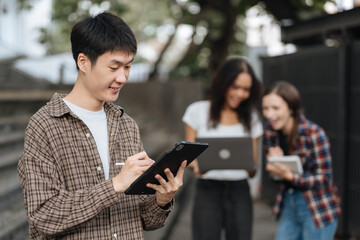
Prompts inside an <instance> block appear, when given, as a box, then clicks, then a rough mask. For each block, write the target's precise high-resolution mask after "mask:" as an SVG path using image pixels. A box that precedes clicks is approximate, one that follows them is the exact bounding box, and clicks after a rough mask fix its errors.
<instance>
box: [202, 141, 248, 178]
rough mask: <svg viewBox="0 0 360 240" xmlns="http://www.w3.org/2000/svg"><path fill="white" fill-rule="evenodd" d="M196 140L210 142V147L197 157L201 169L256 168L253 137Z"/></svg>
mask: <svg viewBox="0 0 360 240" xmlns="http://www.w3.org/2000/svg"><path fill="white" fill-rule="evenodd" d="M196 141H197V142H205V143H208V144H209V147H208V149H207V150H206V151H205V152H204V153H203V154H201V155H200V156H199V157H198V158H197V159H198V163H199V168H200V171H208V170H212V169H246V170H254V169H255V166H254V156H253V142H252V141H253V140H252V138H251V137H239V138H234V137H232V138H196Z"/></svg>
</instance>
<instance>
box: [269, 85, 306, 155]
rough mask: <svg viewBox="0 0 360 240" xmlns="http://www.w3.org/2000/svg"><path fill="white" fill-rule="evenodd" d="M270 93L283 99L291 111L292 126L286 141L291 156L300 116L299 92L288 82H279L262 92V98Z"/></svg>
mask: <svg viewBox="0 0 360 240" xmlns="http://www.w3.org/2000/svg"><path fill="white" fill-rule="evenodd" d="M271 93H273V94H276V95H278V96H280V97H281V98H282V99H284V101H285V102H286V103H287V105H288V107H289V109H290V110H291V116H292V117H293V118H294V126H293V128H292V129H291V132H290V135H289V136H288V137H287V140H286V141H287V142H286V143H287V146H288V151H289V153H291V154H292V153H293V151H294V149H295V145H296V138H297V135H298V127H299V123H300V117H301V115H302V108H301V97H300V94H299V91H298V90H297V89H296V87H295V86H294V85H292V84H290V83H289V82H285V81H279V82H276V83H274V84H273V85H271V86H270V87H269V88H267V89H266V90H265V92H264V96H265V95H268V94H271Z"/></svg>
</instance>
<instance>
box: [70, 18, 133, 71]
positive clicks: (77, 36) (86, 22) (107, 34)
mask: <svg viewBox="0 0 360 240" xmlns="http://www.w3.org/2000/svg"><path fill="white" fill-rule="evenodd" d="M70 39H71V48H72V53H73V57H74V59H75V62H76V67H78V65H77V58H78V55H79V54H80V53H83V54H85V55H86V56H87V57H88V58H89V59H90V61H91V63H92V64H96V61H97V59H98V57H99V56H100V55H102V54H104V53H106V52H108V51H110V52H117V51H119V52H126V53H128V54H133V55H135V54H136V50H137V43H136V39H135V35H134V33H133V32H132V30H131V29H130V27H129V26H128V25H127V24H126V23H125V22H124V21H123V20H122V19H121V18H119V17H118V16H116V15H114V14H112V13H109V12H103V13H100V14H98V15H96V16H94V17H87V18H85V19H83V20H82V21H80V22H78V23H77V24H75V25H74V27H73V29H72V31H71V37H70Z"/></svg>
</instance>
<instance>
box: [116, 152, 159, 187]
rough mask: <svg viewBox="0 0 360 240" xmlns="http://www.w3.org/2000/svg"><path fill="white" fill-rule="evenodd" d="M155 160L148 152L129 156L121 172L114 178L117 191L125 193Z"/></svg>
mask: <svg viewBox="0 0 360 240" xmlns="http://www.w3.org/2000/svg"><path fill="white" fill-rule="evenodd" d="M154 162H155V161H154V160H152V159H151V158H149V157H148V155H147V154H146V152H140V153H137V154H135V155H133V156H130V157H128V158H127V159H126V161H125V164H124V166H123V167H122V169H121V171H120V173H119V174H118V175H117V176H115V177H114V178H113V179H112V182H113V186H114V189H115V192H117V193H123V192H124V191H125V190H126V189H127V188H128V187H129V186H130V185H131V184H132V183H133V182H134V181H135V180H136V179H137V178H138V177H139V176H140V175H141V174H143V173H144V172H145V171H146V170H147V169H148V168H149V167H150V166H151V165H153V164H154Z"/></svg>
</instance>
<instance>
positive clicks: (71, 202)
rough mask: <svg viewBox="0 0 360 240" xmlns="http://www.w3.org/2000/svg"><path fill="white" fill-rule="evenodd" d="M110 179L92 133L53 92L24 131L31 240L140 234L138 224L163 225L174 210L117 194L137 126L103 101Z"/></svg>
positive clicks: (136, 144)
mask: <svg viewBox="0 0 360 240" xmlns="http://www.w3.org/2000/svg"><path fill="white" fill-rule="evenodd" d="M104 109H105V112H106V116H107V121H108V132H109V151H110V178H109V180H105V177H104V171H103V168H102V163H101V160H100V156H99V153H98V151H97V148H96V143H95V140H94V138H93V136H92V135H91V132H90V130H89V129H88V128H87V126H86V125H85V124H84V122H83V121H81V120H80V119H79V118H78V117H77V116H76V115H75V114H73V113H72V112H71V111H70V109H69V108H68V107H67V105H66V104H65V103H64V101H63V100H62V96H60V95H59V94H55V95H54V97H53V98H52V100H51V101H50V102H49V103H48V104H47V105H46V106H44V107H42V108H41V109H40V110H39V111H38V112H37V113H36V114H35V115H34V116H33V117H32V118H31V119H30V122H29V124H28V126H27V128H26V134H25V146H24V152H23V155H22V157H21V159H20V160H19V164H18V173H19V176H20V181H21V185H22V190H23V195H24V200H25V208H26V210H27V216H28V221H29V231H30V237H31V239H76V240H78V239H136V240H138V239H143V231H142V230H143V229H145V230H153V229H157V228H160V227H162V226H163V225H164V223H165V220H166V218H167V216H168V214H169V212H170V210H171V209H172V207H173V206H172V204H171V206H170V208H169V209H167V210H164V209H162V208H160V207H159V206H158V205H157V203H156V199H155V196H154V195H141V196H134V195H133V196H127V195H124V194H117V193H116V192H115V190H114V188H113V185H112V181H111V179H112V178H113V177H114V176H116V175H117V174H118V173H119V172H120V171H121V166H118V165H115V163H116V162H124V161H125V160H126V159H127V157H129V156H131V155H133V154H136V153H138V152H140V151H142V150H143V146H142V143H141V140H140V136H139V130H138V127H137V125H136V123H135V121H134V120H132V119H131V118H130V117H129V116H127V115H126V114H125V113H124V112H123V109H121V108H120V107H119V106H116V105H114V104H111V103H105V105H104Z"/></svg>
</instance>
